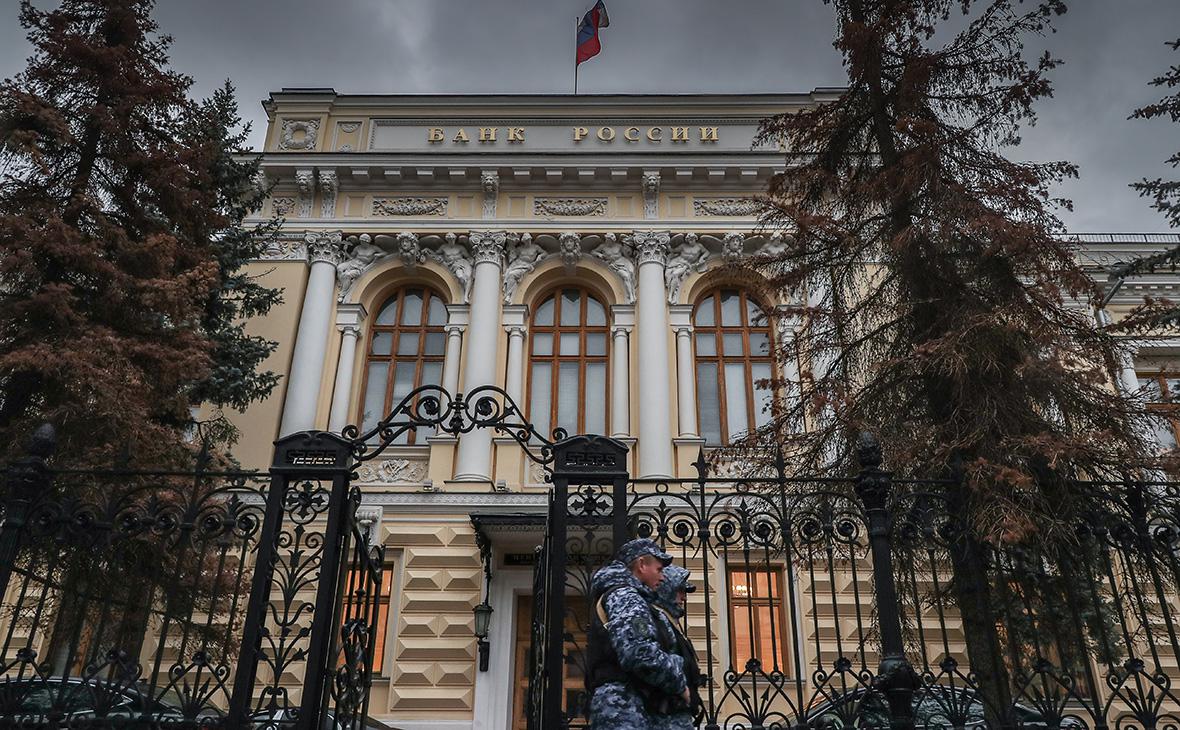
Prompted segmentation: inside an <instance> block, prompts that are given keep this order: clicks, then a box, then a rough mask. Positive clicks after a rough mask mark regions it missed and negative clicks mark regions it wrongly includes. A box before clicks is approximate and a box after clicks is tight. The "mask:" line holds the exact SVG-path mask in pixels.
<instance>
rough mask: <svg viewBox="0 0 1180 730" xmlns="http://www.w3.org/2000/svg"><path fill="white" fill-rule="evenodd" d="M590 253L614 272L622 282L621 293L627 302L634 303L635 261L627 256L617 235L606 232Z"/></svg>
mask: <svg viewBox="0 0 1180 730" xmlns="http://www.w3.org/2000/svg"><path fill="white" fill-rule="evenodd" d="M590 255H591V256H593V257H594V258H596V259H598V260H600V261H602V262H603V263H605V264H606V265H607V267H609V268H610V270H611V271H613V272H615V275H616V276H618V277H619V281H621V282H622V283H623V293H624V296H625V299H626V303H627V304H634V303H635V262H633V261H632V260H631V259H630V257H628V256H627V251H626V249H624V248H623V244H622V243H620V242H619V238H618V236H616V235H615V234H613V233H608V234H606V235H605V236H603V239H602V243H600V244H599V245H598V246H597V247H596V248H595V249H594V250H593V251H591V252H590Z"/></svg>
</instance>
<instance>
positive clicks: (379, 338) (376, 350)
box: [372, 332, 393, 355]
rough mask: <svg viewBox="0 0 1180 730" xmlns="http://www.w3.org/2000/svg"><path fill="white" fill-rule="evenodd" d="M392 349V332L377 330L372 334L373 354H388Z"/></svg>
mask: <svg viewBox="0 0 1180 730" xmlns="http://www.w3.org/2000/svg"><path fill="white" fill-rule="evenodd" d="M392 350H393V333H392V332H377V333H375V334H374V335H373V350H372V352H373V354H374V355H388V354H389V353H390V352H391V351H392Z"/></svg>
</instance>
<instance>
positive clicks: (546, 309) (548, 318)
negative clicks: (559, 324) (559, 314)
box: [533, 297, 554, 327]
mask: <svg viewBox="0 0 1180 730" xmlns="http://www.w3.org/2000/svg"><path fill="white" fill-rule="evenodd" d="M553 301H554V300H553V297H549V298H548V299H546V300H545V301H543V302H541V306H539V307H537V316H536V317H534V318H533V321H534V322H536V323H537V324H539V325H541V326H543V327H552V326H553Z"/></svg>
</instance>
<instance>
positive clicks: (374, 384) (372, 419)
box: [361, 362, 389, 429]
mask: <svg viewBox="0 0 1180 730" xmlns="http://www.w3.org/2000/svg"><path fill="white" fill-rule="evenodd" d="M388 375H389V363H387V362H373V363H369V379H368V381H367V383H366V385H365V409H364V411H363V413H362V416H361V423H362V424H364V426H363V428H364V429H368V428H370V427H372V426H374V425H376V423H377V421H380V420H381V419H382V417H384V416H385V386H386V382H385V379H386V376H388Z"/></svg>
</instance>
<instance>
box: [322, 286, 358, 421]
mask: <svg viewBox="0 0 1180 730" xmlns="http://www.w3.org/2000/svg"><path fill="white" fill-rule="evenodd" d="M366 314H367V312H366V311H365V306H364V305H363V304H341V305H340V306H338V307H336V329H338V330H340V359H339V361H338V362H337V363H336V386H335V387H334V388H333V389H332V410H331V413H330V414H329V416H328V430H329V431H331V432H332V433H340V431H341V429H343V428H344V427H345V426H347V425H348V404H349V403H350V402H351V400H352V373H353V370H354V369H355V367H356V349H357V342H358V341H359V339H360V334H361V325H362V324H364V321H365V315H366Z"/></svg>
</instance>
